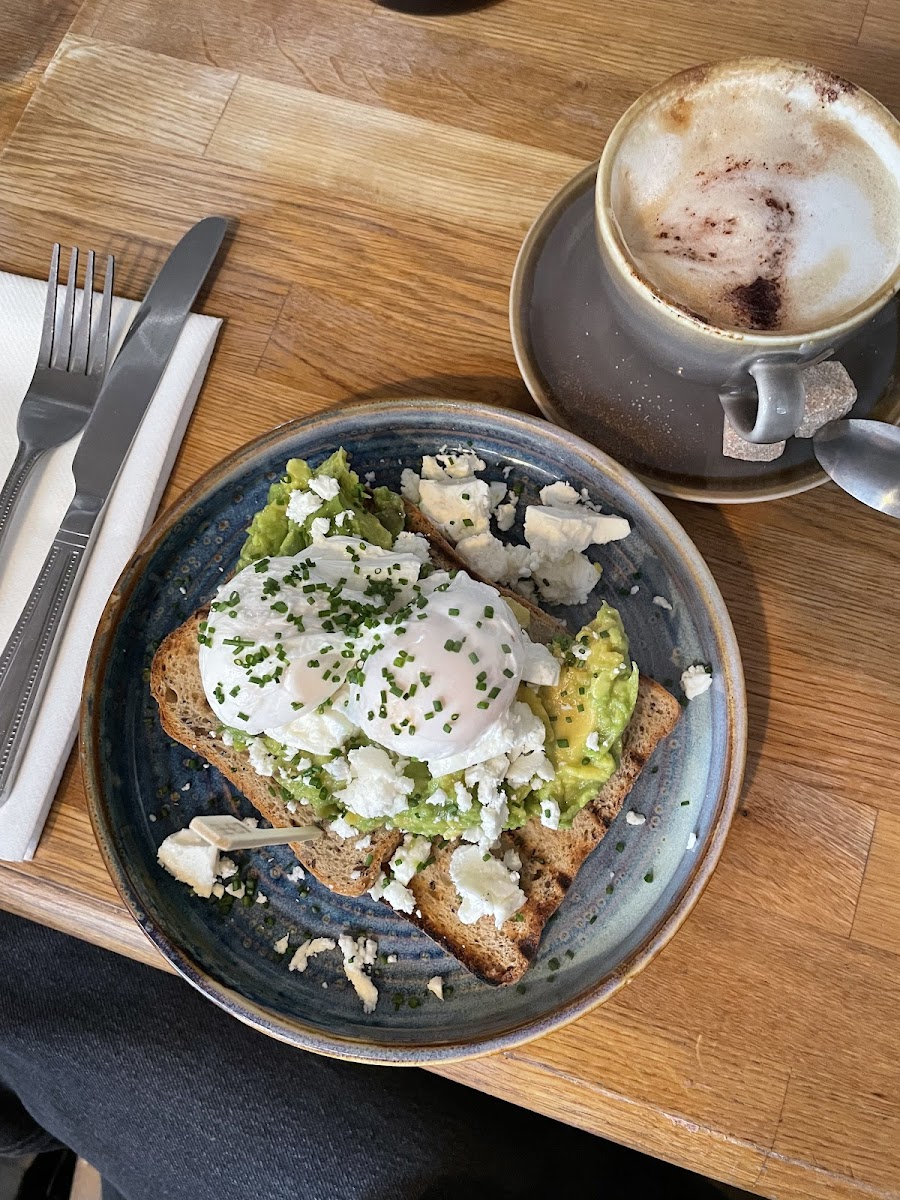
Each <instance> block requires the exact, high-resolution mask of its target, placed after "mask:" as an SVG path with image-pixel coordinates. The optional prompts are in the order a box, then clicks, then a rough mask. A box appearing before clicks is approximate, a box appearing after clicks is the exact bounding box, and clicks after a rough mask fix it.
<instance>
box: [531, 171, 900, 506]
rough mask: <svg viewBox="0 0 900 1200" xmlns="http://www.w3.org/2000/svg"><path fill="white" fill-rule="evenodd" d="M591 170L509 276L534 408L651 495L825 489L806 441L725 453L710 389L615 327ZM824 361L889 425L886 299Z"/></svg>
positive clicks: (711, 496) (893, 319)
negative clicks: (768, 458)
mask: <svg viewBox="0 0 900 1200" xmlns="http://www.w3.org/2000/svg"><path fill="white" fill-rule="evenodd" d="M596 174H597V164H596V163H594V164H593V165H592V166H590V167H586V168H585V169H584V170H583V171H581V172H580V173H579V174H578V175H576V176H575V178H574V179H572V180H570V181H569V183H567V184H566V185H565V187H564V188H562V190H561V191H560V192H558V193H557V195H556V196H555V197H554V198H553V200H551V201H550V203H549V204H548V205H547V207H546V208H545V209H544V211H543V212H542V213H541V215H540V216H539V217H538V219H537V220H536V221H535V223H534V225H533V226H532V228H531V230H530V232H529V233H528V236H527V237H526V238H525V241H524V243H523V244H522V249H521V250H520V252H519V257H518V260H517V262H516V268H515V272H514V273H513V280H512V290H511V295H510V327H511V330H512V341H513V348H514V350H515V354H516V361H517V362H518V364H519V370H520V371H521V372H522V377H523V379H524V380H525V383H526V386H527V387H528V390H529V391H530V392H531V394H532V396H533V397H534V399H535V400H536V401H537V404H538V405H539V407H540V409H541V411H542V412H543V413H544V415H545V416H546V417H547V418H549V419H550V420H551V421H554V422H556V424H558V425H562V426H563V427H564V428H566V429H569V430H571V431H572V432H573V433H577V434H579V435H580V436H581V437H583V438H585V439H587V440H588V441H590V442H593V443H594V445H596V446H598V447H599V448H600V449H601V450H604V451H605V452H606V453H607V454H609V455H611V456H612V457H613V458H615V459H617V460H618V461H619V462H620V463H622V464H623V465H624V466H626V467H628V468H629V469H630V470H631V471H633V472H634V473H635V474H636V475H638V476H639V477H640V479H641V480H643V482H644V483H646V484H647V486H648V487H650V488H652V489H653V491H655V492H659V493H661V494H662V495H666V496H680V497H682V498H684V499H688V500H703V501H707V502H709V503H716V504H722V503H737V502H744V501H751V500H771V499H775V498H776V497H779V496H790V495H793V494H794V493H796V492H802V491H805V490H806V489H808V488H812V487H816V486H817V485H818V484H820V483H824V482H825V480H826V478H827V477H826V475H825V474H824V473H823V472H822V470H821V468H820V467H819V465H818V463H817V462H816V460H815V456H814V454H813V448H812V441H811V440H810V439H806V438H791V439H790V440H789V441H788V444H787V447H786V449H785V452H784V454H783V455H782V456H781V457H780V458H778V459H775V460H774V461H773V462H766V463H761V462H744V461H741V460H738V459H732V458H725V457H724V455H723V454H722V421H723V415H722V408H721V405H720V403H719V398H718V395H717V393H716V391H715V389H714V388H711V387H706V386H703V385H700V384H694V383H689V382H687V381H686V380H684V379H681V378H679V377H678V376H677V375H673V374H670V373H669V372H668V371H664V370H663V369H662V368H661V367H657V366H656V365H655V364H653V363H652V362H650V361H649V360H648V358H647V357H646V355H645V354H643V353H642V352H641V351H640V350H639V349H638V348H637V347H636V346H635V345H634V344H633V343H632V342H631V341H630V340H629V338H628V337H627V335H626V334H625V332H624V331H623V330H622V329H621V328H620V327H619V325H618V322H617V320H616V317H615V315H614V313H613V312H612V310H611V309H610V307H609V305H608V303H607V300H606V290H605V288H606V281H605V271H604V267H603V264H602V262H601V260H600V255H599V252H598V250H597V245H596V241H595V233H594V179H595V177H596ZM835 357H836V358H837V359H838V360H839V361H840V362H842V363H843V364H844V366H845V367H846V368H847V371H848V372H849V373H850V376H851V378H852V379H853V381H854V383H855V384H856V387H857V390H858V393H859V395H858V399H857V401H856V404H855V405H854V407H853V410H852V414H851V415H852V416H854V417H876V418H878V419H879V420H883V421H895V422H900V380H898V378H897V376H898V371H897V367H898V305H897V302H896V300H895V301H893V302H891V303H890V304H889V305H887V307H886V308H884V309H882V311H881V312H880V313H879V314H878V315H877V316H876V317H874V318H873V319H872V320H871V321H870V322H869V323H868V324H867V325H866V326H864V328H863V329H861V330H860V331H859V333H858V334H857V335H856V336H855V337H854V338H853V339H852V340H851V341H850V342H848V343H847V344H846V345H845V346H843V347H842V348H841V349H840V351H839V352H838V353H837V354H836V355H835Z"/></svg>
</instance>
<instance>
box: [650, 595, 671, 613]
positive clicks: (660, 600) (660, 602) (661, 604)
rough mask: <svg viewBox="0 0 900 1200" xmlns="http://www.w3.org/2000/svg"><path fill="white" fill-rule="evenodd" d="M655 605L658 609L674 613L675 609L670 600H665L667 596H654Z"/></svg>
mask: <svg viewBox="0 0 900 1200" xmlns="http://www.w3.org/2000/svg"><path fill="white" fill-rule="evenodd" d="M653 603H654V604H655V605H656V606H657V607H658V608H664V609H665V610H666V611H667V612H672V611H673V609H672V605H671V604H670V603H669V601H668V600H667V599H666V598H665V596H654V597H653Z"/></svg>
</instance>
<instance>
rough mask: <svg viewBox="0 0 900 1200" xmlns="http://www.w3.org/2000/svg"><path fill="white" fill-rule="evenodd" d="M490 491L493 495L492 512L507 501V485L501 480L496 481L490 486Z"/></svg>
mask: <svg viewBox="0 0 900 1200" xmlns="http://www.w3.org/2000/svg"><path fill="white" fill-rule="evenodd" d="M488 490H489V491H490V494H491V512H494V511H495V510H496V509H497V506H498V505H500V504H502V503H503V501H504V500H505V499H506V484H505V483H502V482H501V481H500V480H495V481H494V482H493V483H489V484H488Z"/></svg>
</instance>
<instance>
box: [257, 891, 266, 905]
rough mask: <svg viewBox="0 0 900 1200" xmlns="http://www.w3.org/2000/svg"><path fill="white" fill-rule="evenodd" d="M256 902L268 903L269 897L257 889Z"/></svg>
mask: <svg viewBox="0 0 900 1200" xmlns="http://www.w3.org/2000/svg"><path fill="white" fill-rule="evenodd" d="M256 903H257V904H268V903H269V899H268V897H267V896H264V895H263V894H262V892H260V891H257V893H256Z"/></svg>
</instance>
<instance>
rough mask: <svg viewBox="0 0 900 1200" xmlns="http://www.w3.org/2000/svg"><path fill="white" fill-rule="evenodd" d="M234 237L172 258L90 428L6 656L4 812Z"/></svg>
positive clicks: (198, 240) (1, 719) (192, 243)
mask: <svg viewBox="0 0 900 1200" xmlns="http://www.w3.org/2000/svg"><path fill="white" fill-rule="evenodd" d="M227 228H228V224H227V222H226V221H225V220H224V218H222V217H206V218H205V219H204V220H202V221H199V222H198V223H197V224H196V225H195V226H194V227H193V229H190V230H189V231H188V232H187V233H186V234H185V235H184V237H183V238H182V239H181V241H180V242H179V243H178V245H177V246H176V247H175V249H174V250H173V251H172V253H171V254H170V255H169V257H168V259H167V260H166V262H165V263H164V264H163V267H162V270H161V271H160V273H159V275H157V277H156V279H155V280H154V282H153V284H152V285H151V287H150V290H149V291H148V292H147V295H146V296H145V297H144V300H143V302H142V303H141V305H140V307H139V308H138V311H137V313H136V315H135V318H134V320H133V321H132V323H131V326H130V327H129V330H128V333H127V334H126V335H125V340H124V341H123V343H122V347H121V349H120V350H119V353H118V354H117V356H116V359H115V361H114V363H113V365H112V366H111V367H110V369H109V373H108V375H107V377H106V379H105V381H104V384H103V387H102V389H101V391H100V395H99V396H98V398H97V401H96V404H95V405H94V411H93V413H92V414H91V417H90V420H89V421H88V423H87V425H86V426H85V428H84V433H83V434H82V437H81V443H80V445H79V447H78V452H77V454H76V455H75V460H74V462H73V463H72V473H73V475H74V476H75V497H74V499H73V500H72V503H71V504H70V505H69V509H68V512H67V513H66V515H65V516H64V517H63V520H62V524H61V525H60V527H59V530H58V531H57V534H56V537H55V538H54V539H53V545H52V546H51V547H50V551H49V553H48V554H47V557H46V559H45V560H44V565H43V567H42V568H41V572H40V574H39V575H38V578H37V582H36V583H35V585H34V588H33V589H32V592H31V595H30V596H29V597H28V600H27V602H26V604H25V607H24V608H23V610H22V615H21V616H20V617H19V620H18V622H17V624H16V627H15V629H14V630H13V632H12V634H11V635H10V638H9V641H8V642H7V643H6V647H5V649H4V651H3V653H2V655H0V805H2V804H3V803H4V802H5V801H6V799H7V798H8V796H9V793H10V789H11V787H12V784H13V781H14V779H15V775H16V771H17V769H18V766H19V763H20V762H21V759H22V752H23V750H24V748H25V745H26V744H27V740H28V736H29V734H30V732H31V727H32V725H33V723H34V717H35V716H36V713H37V705H38V701H39V700H40V697H41V693H42V691H43V688H44V684H45V681H46V678H47V674H48V669H49V667H50V665H51V663H52V661H53V658H54V655H55V652H56V648H57V645H58V643H59V639H60V636H61V634H62V630H63V627H64V625H65V621H66V618H67V616H68V610H69V607H70V604H71V601H72V598H73V596H74V595H75V592H76V588H77V584H78V579H79V577H80V575H81V572H82V569H83V567H84V564H85V561H86V558H87V552H88V548H89V546H90V545H91V542H92V539H93V536H94V532H95V530H96V529H97V527H98V522H99V517H100V514H101V512H102V511H103V507H104V505H105V504H106V501H107V499H108V498H109V494H110V492H111V491H112V488H113V484H114V483H115V481H116V477H117V476H118V474H119V471H120V469H121V467H122V463H123V462H124V461H125V458H126V456H127V454H128V450H129V448H130V446H131V443H132V440H133V439H134V435H135V434H136V433H137V430H138V426H139V425H140V423H141V421H142V419H143V417H144V414H145V412H146V411H147V408H148V407H149V404H150V401H151V400H152V399H153V394H154V392H155V391H156V388H157V385H158V384H159V381H160V379H161V378H162V374H163V371H164V369H165V366H166V363H167V362H168V361H169V358H170V357H171V354H172V351H173V350H174V349H175V344H176V342H177V341H178V335H179V334H180V332H181V329H182V327H183V325H184V323H185V321H186V320H187V318H188V314H189V313H190V310H191V305H192V304H193V303H194V300H195V299H196V297H197V293H198V291H199V290H200V287H201V285H202V283H203V281H204V279H205V278H206V276H207V274H208V272H209V269H210V267H211V266H212V264H213V260H214V259H215V257H216V254H217V253H218V250H219V247H220V246H221V244H222V239H223V237H224V236H225V232H226V230H227Z"/></svg>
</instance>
